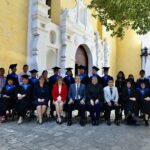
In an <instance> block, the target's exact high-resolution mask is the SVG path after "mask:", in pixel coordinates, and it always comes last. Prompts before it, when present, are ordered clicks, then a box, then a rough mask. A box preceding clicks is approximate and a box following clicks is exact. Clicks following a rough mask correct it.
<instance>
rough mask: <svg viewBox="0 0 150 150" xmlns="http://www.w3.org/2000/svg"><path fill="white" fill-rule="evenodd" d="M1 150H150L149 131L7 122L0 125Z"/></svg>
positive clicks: (127, 128) (145, 128)
mask: <svg viewBox="0 0 150 150" xmlns="http://www.w3.org/2000/svg"><path fill="white" fill-rule="evenodd" d="M0 150H150V127H145V126H144V125H141V126H138V127H134V126H126V125H124V124H121V126H119V127H118V126H115V125H114V124H112V126H110V127H109V126H107V125H106V124H105V123H101V124H100V125H99V126H96V127H93V126H91V124H87V125H86V126H85V127H81V126H80V125H79V124H78V123H77V122H75V123H74V124H73V125H72V126H71V127H68V126H67V125H66V123H64V124H62V125H57V124H56V123H55V121H48V122H45V123H44V124H42V125H38V124H37V123H36V122H35V121H31V122H24V124H22V125H17V123H16V122H8V123H5V124H0Z"/></svg>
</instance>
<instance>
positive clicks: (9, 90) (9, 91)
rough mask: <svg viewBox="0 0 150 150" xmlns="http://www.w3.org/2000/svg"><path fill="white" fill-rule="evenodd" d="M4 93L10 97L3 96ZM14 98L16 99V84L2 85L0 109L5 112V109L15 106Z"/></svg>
mask: <svg viewBox="0 0 150 150" xmlns="http://www.w3.org/2000/svg"><path fill="white" fill-rule="evenodd" d="M4 95H7V96H9V97H10V98H6V97H4ZM16 99H17V88H16V86H15V85H6V86H4V87H3V89H2V92H1V100H0V111H1V112H5V111H6V110H10V109H13V108H15V104H16Z"/></svg>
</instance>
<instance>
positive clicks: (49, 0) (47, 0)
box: [46, 0, 52, 18]
mask: <svg viewBox="0 0 150 150" xmlns="http://www.w3.org/2000/svg"><path fill="white" fill-rule="evenodd" d="M51 1H52V0H46V5H47V6H49V7H50V9H49V10H48V15H49V18H51V3H52V2H51Z"/></svg>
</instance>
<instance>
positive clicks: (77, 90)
mask: <svg viewBox="0 0 150 150" xmlns="http://www.w3.org/2000/svg"><path fill="white" fill-rule="evenodd" d="M76 99H79V84H77V86H76Z"/></svg>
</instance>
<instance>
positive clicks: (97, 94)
mask: <svg viewBox="0 0 150 150" xmlns="http://www.w3.org/2000/svg"><path fill="white" fill-rule="evenodd" d="M87 97H88V101H89V102H90V100H91V99H92V100H93V101H95V100H96V99H98V100H99V102H100V103H101V104H103V103H104V92H103V87H102V86H101V85H100V84H95V85H94V84H89V85H88V87H87Z"/></svg>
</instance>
